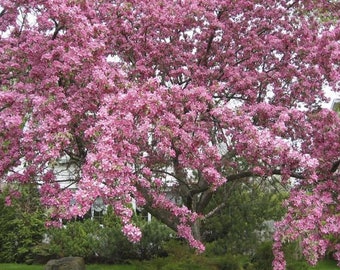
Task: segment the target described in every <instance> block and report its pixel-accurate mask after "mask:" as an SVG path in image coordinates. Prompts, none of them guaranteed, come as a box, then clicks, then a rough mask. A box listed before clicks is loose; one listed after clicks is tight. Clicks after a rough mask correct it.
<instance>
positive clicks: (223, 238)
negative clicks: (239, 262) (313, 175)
mask: <svg viewBox="0 0 340 270" xmlns="http://www.w3.org/2000/svg"><path fill="white" fill-rule="evenodd" d="M285 194H286V193H285V192H283V191H281V193H280V192H278V191H276V190H275V189H274V188H273V186H272V185H271V186H269V189H268V186H267V187H265V186H263V183H261V182H254V181H252V180H248V181H247V182H243V183H239V185H237V186H236V187H235V183H232V184H227V185H225V187H224V190H220V191H219V192H217V193H216V194H215V195H214V196H215V197H217V198H213V199H212V200H211V202H210V205H209V206H208V210H213V209H215V208H216V207H218V205H216V203H215V202H216V201H217V202H218V201H221V200H220V197H224V199H223V201H224V203H225V206H224V207H222V208H220V209H219V211H218V212H217V213H216V214H215V215H213V216H212V217H211V218H209V219H207V220H206V221H205V223H204V224H203V225H202V232H203V235H204V240H205V241H206V242H208V243H209V244H207V245H206V247H207V252H208V253H211V254H213V255H223V254H226V253H230V254H252V253H253V252H254V250H255V249H256V248H257V247H258V245H259V244H260V243H261V242H262V241H265V240H268V239H271V238H272V232H273V229H274V228H271V227H270V226H273V222H274V220H279V219H281V218H282V216H283V215H284V208H283V207H282V201H283V199H284V197H285V196H286V195H285ZM268 226H269V227H268Z"/></svg>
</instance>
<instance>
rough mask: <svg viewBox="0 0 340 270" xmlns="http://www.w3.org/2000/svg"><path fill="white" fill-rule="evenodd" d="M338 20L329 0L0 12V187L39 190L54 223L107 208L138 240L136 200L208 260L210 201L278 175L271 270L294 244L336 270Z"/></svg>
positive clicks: (66, 4) (49, 5)
mask: <svg viewBox="0 0 340 270" xmlns="http://www.w3.org/2000/svg"><path fill="white" fill-rule="evenodd" d="M339 10H340V3H339V2H338V1H327V0H320V1H315V0H305V1H286V0H275V1H274V0H270V1H268V0H257V1H249V0H240V1H235V0H228V1H225V0H214V1H211V0H202V1H176V0H172V1H158V0H150V1H137V0H131V1H125V0H117V1H111V0H102V1H85V0H79V1H71V0H55V1H40V0H32V1H23V0H13V1H7V0H0V83H1V84H0V130H1V132H0V179H1V181H4V182H7V183H13V182H18V183H28V182H38V183H39V184H40V185H41V188H40V191H41V197H42V202H43V203H44V205H45V206H46V207H47V208H48V213H49V216H50V223H51V224H55V223H59V220H60V219H72V218H73V217H77V216H83V215H85V213H86V212H87V211H88V210H89V208H90V207H91V205H92V203H93V202H94V200H95V199H96V198H97V197H98V196H100V197H102V198H103V200H104V201H105V203H107V204H110V205H112V207H113V210H114V212H115V214H116V215H117V216H119V217H120V219H121V224H122V226H123V227H122V231H123V232H124V234H125V235H126V236H127V237H128V238H129V239H130V241H132V242H138V241H139V240H140V239H141V231H140V229H139V228H138V227H137V226H136V224H134V221H133V218H132V216H133V211H132V210H131V209H130V205H131V201H132V199H135V201H136V203H137V205H138V206H143V207H144V208H145V209H146V210H147V211H149V212H150V213H152V214H153V216H156V217H157V218H158V220H160V221H161V222H163V223H165V224H166V225H167V226H169V227H171V228H172V229H173V230H175V231H177V233H178V235H179V236H180V237H183V238H185V239H187V241H188V242H189V243H190V245H191V246H193V247H195V248H196V249H198V250H199V251H203V250H204V246H203V244H202V242H201V241H200V240H201V238H202V235H201V233H200V226H199V224H200V222H201V219H203V218H204V216H205V215H207V214H208V213H207V209H206V207H207V205H208V204H209V201H210V199H211V198H212V197H213V196H212V195H213V194H214V193H215V192H216V191H218V190H219V189H221V188H222V189H223V186H224V184H225V183H226V182H227V181H228V182H236V181H242V180H243V179H245V178H249V177H253V178H261V179H265V180H268V181H269V179H271V177H272V176H274V175H279V176H280V181H281V183H282V185H284V186H286V187H287V188H291V187H292V184H294V185H293V187H294V188H293V190H292V191H291V192H290V194H289V199H288V201H287V202H286V206H287V210H288V211H287V213H286V215H285V218H284V219H283V220H282V222H280V223H278V224H277V233H276V235H275V245H274V250H275V269H277V270H281V269H284V268H285V261H284V256H283V253H282V246H283V243H284V242H289V241H294V240H296V239H298V238H299V237H302V239H303V241H302V246H303V250H304V256H305V257H306V258H307V259H308V260H309V261H310V262H311V263H316V262H317V261H318V260H319V259H320V258H322V256H324V255H325V253H326V252H327V251H328V250H329V251H333V254H334V256H335V258H337V260H338V261H340V243H339V240H338V239H339V238H338V237H336V236H338V235H339V230H340V229H339V226H338V224H339V218H340V217H339V215H338V212H339V211H338V210H339V209H338V205H339V188H340V187H339V185H338V179H339V170H338V168H339V164H340V162H339V152H340V143H339V142H340V121H339V117H338V115H337V114H336V113H335V112H332V111H330V110H328V109H322V107H321V103H322V102H324V101H326V98H325V93H324V87H325V86H327V87H329V88H330V90H333V91H339V71H340V68H339V61H340V59H339V55H340V54H339V48H340V45H339V33H340V31H339V27H340V25H339V12H340V11H339ZM60 167H61V168H60ZM65 170H68V172H69V174H68V176H67V179H65V174H64V172H65ZM292 178H293V179H294V180H293V181H291V179H292ZM65 180H66V181H69V182H70V183H65V182H64V181H65ZM72 184H74V185H76V186H77V189H72V190H71V189H67V188H66V187H67V186H71V185H72ZM59 225H60V224H59Z"/></svg>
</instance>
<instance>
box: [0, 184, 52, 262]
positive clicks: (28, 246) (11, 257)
mask: <svg viewBox="0 0 340 270" xmlns="http://www.w3.org/2000/svg"><path fill="white" fill-rule="evenodd" d="M19 190H20V195H19V194H17V198H16V199H14V198H12V205H11V206H9V207H6V206H5V201H6V200H8V196H9V193H10V192H16V191H14V187H11V188H5V190H4V191H3V192H2V193H1V194H0V212H1V215H0V231H1V234H0V262H18V263H22V262H27V263H29V262H31V261H32V260H33V259H34V256H35V254H34V248H35V246H37V245H38V244H40V243H41V241H42V239H43V235H44V232H45V226H44V218H45V217H44V213H43V209H42V208H41V207H40V203H39V196H38V193H37V192H38V191H37V187H36V186H34V185H28V186H21V187H20V188H19Z"/></svg>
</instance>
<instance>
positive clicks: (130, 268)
mask: <svg viewBox="0 0 340 270" xmlns="http://www.w3.org/2000/svg"><path fill="white" fill-rule="evenodd" d="M0 269H1V270H44V266H43V265H26V264H15V263H5V264H0ZM86 270H137V266H135V265H102V264H92V265H86Z"/></svg>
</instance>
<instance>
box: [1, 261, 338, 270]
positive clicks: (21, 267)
mask: <svg viewBox="0 0 340 270" xmlns="http://www.w3.org/2000/svg"><path fill="white" fill-rule="evenodd" d="M139 266H140V265H139ZM139 266H138V265H103V264H92V265H87V266H86V270H137V269H139ZM0 269H1V270H44V266H43V265H26V264H15V263H7V264H0ZM339 269H340V268H339V267H337V265H336V263H335V262H334V261H322V262H320V263H318V265H317V266H315V267H310V268H309V270H339Z"/></svg>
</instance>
